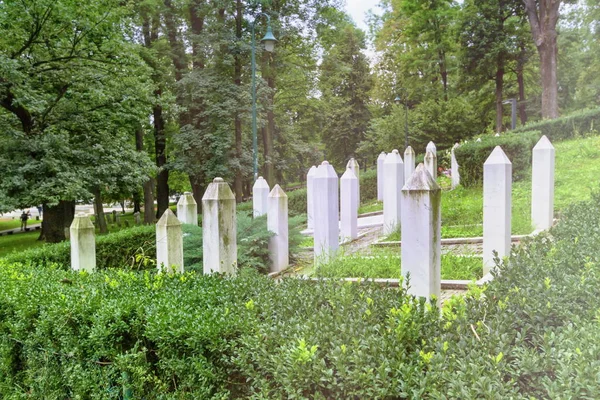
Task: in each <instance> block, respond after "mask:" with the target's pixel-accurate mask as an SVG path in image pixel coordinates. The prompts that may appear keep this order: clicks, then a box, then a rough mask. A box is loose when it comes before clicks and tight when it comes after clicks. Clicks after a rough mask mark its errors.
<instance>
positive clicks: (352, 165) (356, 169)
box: [346, 158, 360, 211]
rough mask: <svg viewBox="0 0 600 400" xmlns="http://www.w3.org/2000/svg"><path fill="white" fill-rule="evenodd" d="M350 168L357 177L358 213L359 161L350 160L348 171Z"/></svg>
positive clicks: (358, 204) (357, 196)
mask: <svg viewBox="0 0 600 400" xmlns="http://www.w3.org/2000/svg"><path fill="white" fill-rule="evenodd" d="M348 168H350V169H351V170H352V172H354V175H356V179H357V185H356V198H357V199H358V203H357V204H356V210H357V211H358V207H360V166H359V165H358V161H356V160H355V159H354V158H351V159H350V160H348V163H347V164H346V169H348Z"/></svg>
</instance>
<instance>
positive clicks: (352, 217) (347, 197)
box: [340, 168, 358, 240]
mask: <svg viewBox="0 0 600 400" xmlns="http://www.w3.org/2000/svg"><path fill="white" fill-rule="evenodd" d="M357 185H358V178H357V177H356V176H355V175H354V172H353V171H352V170H351V169H350V168H348V169H346V172H344V175H342V178H341V179H340V193H341V195H340V203H341V234H342V240H354V239H356V238H357V237H358V212H357V210H358V207H357V203H358V199H357V196H356V195H357V193H356V186H357Z"/></svg>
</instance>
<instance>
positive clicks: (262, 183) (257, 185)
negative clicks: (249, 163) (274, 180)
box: [252, 176, 269, 189]
mask: <svg viewBox="0 0 600 400" xmlns="http://www.w3.org/2000/svg"><path fill="white" fill-rule="evenodd" d="M264 188H267V189H269V184H268V183H267V181H266V180H265V178H263V177H262V176H259V177H258V179H257V180H256V182H254V186H252V189H264Z"/></svg>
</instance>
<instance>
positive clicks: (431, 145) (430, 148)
mask: <svg viewBox="0 0 600 400" xmlns="http://www.w3.org/2000/svg"><path fill="white" fill-rule="evenodd" d="M428 151H430V152H432V153H433V154H437V148H436V147H435V143H433V142H429V143H427V147H426V148H425V152H428Z"/></svg>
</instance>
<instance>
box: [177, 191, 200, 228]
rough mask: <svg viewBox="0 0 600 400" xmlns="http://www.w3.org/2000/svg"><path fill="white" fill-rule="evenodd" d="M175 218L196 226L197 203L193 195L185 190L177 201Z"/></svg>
mask: <svg viewBox="0 0 600 400" xmlns="http://www.w3.org/2000/svg"><path fill="white" fill-rule="evenodd" d="M177 219H178V220H179V221H181V222H182V223H184V224H190V225H196V226H198V203H196V199H194V195H193V194H192V193H190V192H185V193H184V194H183V196H181V197H180V198H179V201H178V202H177Z"/></svg>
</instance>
